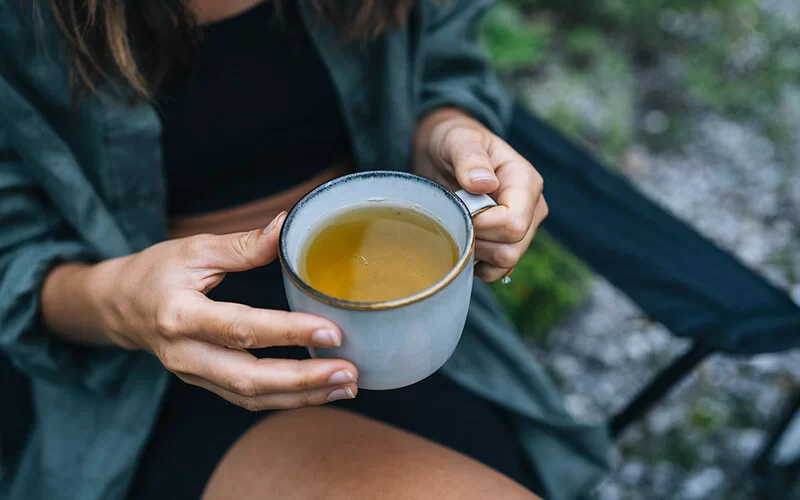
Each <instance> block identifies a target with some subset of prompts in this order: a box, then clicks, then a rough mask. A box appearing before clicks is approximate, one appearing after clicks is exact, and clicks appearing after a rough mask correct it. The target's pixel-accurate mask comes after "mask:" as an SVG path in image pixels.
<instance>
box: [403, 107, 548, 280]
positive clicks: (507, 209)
mask: <svg viewBox="0 0 800 500" xmlns="http://www.w3.org/2000/svg"><path fill="white" fill-rule="evenodd" d="M414 171H415V172H416V173H418V174H420V175H423V176H425V177H428V178H430V179H433V180H435V181H437V182H439V183H440V184H443V185H445V186H447V187H449V188H451V189H453V190H456V189H465V190H467V191H469V192H471V193H474V194H490V195H491V196H492V197H493V198H494V199H495V201H497V203H498V206H497V207H495V208H492V209H490V210H487V211H486V212H484V213H482V214H480V215H478V216H477V217H475V235H476V238H477V243H476V246H475V257H476V258H477V259H478V260H480V263H479V264H478V265H477V266H476V267H475V274H476V275H477V276H478V277H480V278H481V279H483V280H485V281H494V280H497V279H499V278H501V277H503V276H505V275H507V274H508V273H510V272H511V270H512V269H513V268H514V266H515V265H516V264H517V262H518V261H519V259H520V258H521V257H522V255H523V254H524V253H525V251H526V250H527V249H528V246H529V245H530V244H531V241H532V240H533V237H534V236H535V234H536V229H537V228H538V227H539V225H540V224H541V223H542V221H543V220H544V219H545V217H547V214H548V208H547V202H546V201H545V199H544V196H543V195H542V189H543V181H542V176H541V175H539V172H537V171H536V169H534V168H533V166H532V165H531V164H530V163H529V162H528V161H527V160H526V159H525V158H523V157H522V156H520V155H519V154H518V153H517V152H516V151H514V149H513V148H512V147H511V146H509V145H508V144H507V143H506V142H505V141H503V140H502V139H500V138H499V137H497V136H496V135H494V134H493V133H492V132H491V131H489V130H488V129H487V128H486V127H484V126H483V125H481V124H480V123H479V122H478V121H476V120H474V119H472V118H470V117H469V116H467V115H466V114H464V113H463V112H461V111H458V110H455V109H441V110H437V111H434V112H432V113H430V114H429V115H427V116H426V117H425V118H424V119H423V120H422V121H421V122H420V125H419V127H418V128H417V136H416V147H415V159H414Z"/></svg>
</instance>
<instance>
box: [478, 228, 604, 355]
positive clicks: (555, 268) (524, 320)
mask: <svg viewBox="0 0 800 500" xmlns="http://www.w3.org/2000/svg"><path fill="white" fill-rule="evenodd" d="M590 277H591V273H590V272H589V270H588V269H587V268H586V267H585V266H584V265H583V264H582V263H581V262H580V261H579V260H578V259H576V258H575V257H574V256H573V255H572V254H570V253H568V252H567V251H565V250H564V249H563V248H562V247H561V246H560V245H559V244H558V243H556V242H555V240H553V239H552V237H550V236H549V235H548V234H547V233H545V232H544V231H541V232H540V233H539V234H538V235H537V237H536V238H535V239H534V241H533V244H532V245H531V248H530V250H528V253H527V254H526V255H525V256H524V257H523V258H522V259H521V260H520V262H519V263H518V264H517V267H516V269H515V270H514V274H513V278H512V281H511V283H510V284H508V285H502V284H495V285H494V290H495V293H496V294H497V297H498V298H499V300H500V302H501V303H502V304H503V306H504V307H505V309H506V311H507V312H508V314H509V316H510V317H511V318H512V319H513V321H514V322H515V323H516V325H517V327H518V328H519V329H520V331H521V332H522V333H523V335H524V336H525V337H526V338H529V339H532V340H543V339H545V336H546V334H547V333H548V332H549V331H550V330H552V328H553V327H554V326H556V324H558V322H559V321H561V319H562V318H563V317H564V315H565V314H566V313H568V312H569V311H571V310H572V309H573V308H574V307H575V306H576V305H577V304H578V303H579V302H580V301H581V300H582V299H583V298H584V297H585V296H586V293H587V291H588V285H589V280H590Z"/></svg>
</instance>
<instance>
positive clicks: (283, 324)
mask: <svg viewBox="0 0 800 500" xmlns="http://www.w3.org/2000/svg"><path fill="white" fill-rule="evenodd" d="M159 325H160V326H161V328H162V333H163V334H164V335H165V336H166V337H172V338H182V337H189V338H192V339H195V340H200V341H204V342H208V343H211V344H217V345H222V346H228V347H239V348H242V349H250V348H260V347H272V346H292V345H297V346H307V347H339V346H341V345H342V333H341V332H340V331H339V329H338V328H337V327H336V325H335V324H333V323H332V322H330V321H328V320H326V319H324V318H320V317H318V316H313V315H311V314H304V313H294V312H288V311H276V310H268V309H257V308H254V307H249V306H245V305H242V304H235V303H230V302H215V301H213V300H211V299H209V298H207V297H206V296H204V295H202V294H201V293H199V292H198V293H197V294H196V295H191V296H188V297H187V296H181V297H180V298H178V299H175V300H173V301H171V303H170V304H169V305H168V306H167V307H166V308H165V311H163V312H162V313H161V318H160V320H159Z"/></svg>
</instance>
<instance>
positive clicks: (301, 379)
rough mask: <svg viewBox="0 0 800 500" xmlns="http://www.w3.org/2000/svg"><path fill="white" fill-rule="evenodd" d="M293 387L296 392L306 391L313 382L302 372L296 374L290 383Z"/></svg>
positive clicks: (312, 385) (311, 386)
mask: <svg viewBox="0 0 800 500" xmlns="http://www.w3.org/2000/svg"><path fill="white" fill-rule="evenodd" d="M292 385H293V386H294V389H295V390H296V391H298V392H304V391H308V390H309V389H311V388H313V387H314V382H313V381H312V380H311V379H309V378H308V377H307V376H306V375H304V374H298V376H297V378H296V379H295V380H294V383H293V384H292Z"/></svg>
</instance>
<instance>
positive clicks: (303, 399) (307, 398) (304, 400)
mask: <svg viewBox="0 0 800 500" xmlns="http://www.w3.org/2000/svg"><path fill="white" fill-rule="evenodd" d="M313 404H314V400H313V398H312V397H311V394H310V393H308V392H301V393H300V397H299V398H298V407H299V408H302V407H304V406H311V405H313Z"/></svg>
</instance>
